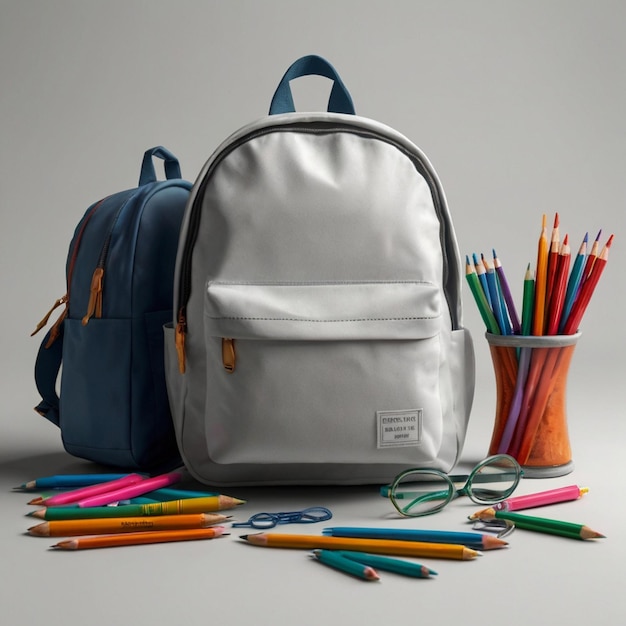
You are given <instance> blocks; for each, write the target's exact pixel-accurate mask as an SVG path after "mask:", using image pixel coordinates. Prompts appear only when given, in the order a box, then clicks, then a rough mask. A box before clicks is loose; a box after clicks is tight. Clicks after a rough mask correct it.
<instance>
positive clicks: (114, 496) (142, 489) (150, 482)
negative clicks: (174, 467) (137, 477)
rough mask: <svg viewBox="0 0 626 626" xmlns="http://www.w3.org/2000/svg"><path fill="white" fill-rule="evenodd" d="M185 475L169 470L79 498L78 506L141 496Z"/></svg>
mask: <svg viewBox="0 0 626 626" xmlns="http://www.w3.org/2000/svg"><path fill="white" fill-rule="evenodd" d="M182 477H183V475H182V474H181V473H180V472H169V473H167V474H161V475H160V476H154V477H152V478H146V479H144V480H142V481H140V482H138V483H135V484H134V485H130V486H128V487H122V488H121V489H116V490H114V491H108V492H107V493H103V494H100V495H97V496H91V497H88V498H84V499H83V500H79V501H78V502H76V506H80V507H88V506H105V505H107V504H111V503H113V502H119V501H120V500H124V499H127V498H132V497H134V496H140V495H143V494H144V493H149V492H150V491H154V490H155V489H159V488H161V487H167V486H168V485H172V484H174V483H177V482H179V481H180V480H182Z"/></svg>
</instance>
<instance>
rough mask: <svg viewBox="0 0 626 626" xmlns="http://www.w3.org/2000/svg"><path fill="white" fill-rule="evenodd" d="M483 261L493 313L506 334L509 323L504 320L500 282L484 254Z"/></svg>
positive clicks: (502, 332) (501, 329)
mask: <svg viewBox="0 0 626 626" xmlns="http://www.w3.org/2000/svg"><path fill="white" fill-rule="evenodd" d="M481 258H482V261H483V263H484V265H485V269H486V270H487V285H488V286H489V295H490V296H491V307H492V309H493V314H494V316H495V318H496V320H497V322H498V327H499V328H500V333H501V334H503V335H506V334H507V333H506V330H507V323H506V322H505V321H504V311H503V310H502V306H501V304H500V301H501V300H500V294H499V293H498V283H497V281H496V273H495V271H494V269H493V267H491V266H490V265H489V262H488V261H487V259H485V257H484V255H481Z"/></svg>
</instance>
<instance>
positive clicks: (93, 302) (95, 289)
mask: <svg viewBox="0 0 626 626" xmlns="http://www.w3.org/2000/svg"><path fill="white" fill-rule="evenodd" d="M103 276H104V269H103V268H101V267H96V269H95V271H94V273H93V276H92V277H91V293H90V294H89V304H88V305H87V314H86V315H85V317H83V326H86V325H87V323H88V322H89V320H90V319H91V318H92V317H94V315H95V317H102V277H103Z"/></svg>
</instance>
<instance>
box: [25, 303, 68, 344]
mask: <svg viewBox="0 0 626 626" xmlns="http://www.w3.org/2000/svg"><path fill="white" fill-rule="evenodd" d="M66 302H67V294H65V295H64V296H61V297H60V298H59V299H58V300H55V302H54V304H53V305H52V308H51V309H50V310H49V311H48V312H47V313H46V314H45V315H44V317H43V319H42V320H41V321H40V322H39V324H37V328H35V330H33V332H32V333H31V334H30V336H31V337H32V336H33V335H36V334H37V333H38V332H39V331H40V330H41V329H42V328H43V327H44V326H45V325H46V324H47V323H48V320H49V319H50V316H51V315H52V313H53V311H54V310H55V309H56V308H57V307H60V306H61V305H62V304H65V303H66Z"/></svg>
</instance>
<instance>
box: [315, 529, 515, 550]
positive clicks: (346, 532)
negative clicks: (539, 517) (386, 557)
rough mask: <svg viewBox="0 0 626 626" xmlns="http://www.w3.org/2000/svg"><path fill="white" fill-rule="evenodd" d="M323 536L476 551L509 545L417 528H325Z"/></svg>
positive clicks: (478, 536) (485, 537)
mask: <svg viewBox="0 0 626 626" xmlns="http://www.w3.org/2000/svg"><path fill="white" fill-rule="evenodd" d="M322 534H323V535H327V536H330V537H353V538H355V539H388V540H389V539H390V540H399V541H424V542H427V543H453V544H460V545H464V546H466V547H468V548H473V549H475V550H489V549H492V548H503V547H504V546H506V545H508V544H507V542H506V541H504V540H503V539H498V538H497V537H493V536H491V535H485V534H481V533H476V532H457V531H453V530H423V529H417V528H377V527H372V528H367V527H365V528H364V527H353V526H335V527H331V528H324V530H322Z"/></svg>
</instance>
